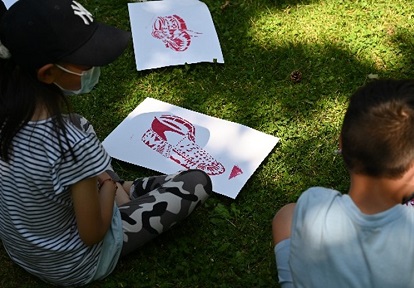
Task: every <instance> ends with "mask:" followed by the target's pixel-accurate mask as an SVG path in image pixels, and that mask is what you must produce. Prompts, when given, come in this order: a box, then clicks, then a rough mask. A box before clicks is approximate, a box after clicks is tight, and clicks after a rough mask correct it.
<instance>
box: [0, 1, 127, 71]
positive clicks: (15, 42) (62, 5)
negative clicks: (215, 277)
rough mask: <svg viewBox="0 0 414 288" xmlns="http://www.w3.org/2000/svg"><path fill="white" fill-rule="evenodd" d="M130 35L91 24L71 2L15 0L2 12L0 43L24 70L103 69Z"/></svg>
mask: <svg viewBox="0 0 414 288" xmlns="http://www.w3.org/2000/svg"><path fill="white" fill-rule="evenodd" d="M130 38H131V33H130V32H127V31H124V30H121V29H118V28H115V27H112V26H108V25H105V24H103V23H99V22H96V21H94V19H93V17H92V14H91V13H90V12H89V11H88V10H86V9H85V8H84V7H83V6H82V5H81V4H79V3H78V2H76V1H74V0H18V1H17V2H16V3H14V4H13V5H12V6H11V7H10V8H9V10H8V11H7V12H5V13H4V15H3V18H2V21H1V26H0V41H1V42H2V43H3V45H4V46H5V47H6V48H7V49H8V50H9V51H10V53H11V57H12V59H14V61H15V62H16V63H18V64H19V65H20V66H21V67H23V68H28V69H34V70H37V69H39V68H40V67H42V66H43V65H45V64H49V63H56V62H67V63H71V64H75V65H85V66H103V65H106V64H109V63H111V62H112V61H114V60H115V59H116V58H117V57H118V56H119V55H121V54H122V52H123V51H124V50H125V48H126V47H127V45H128V43H129V41H130Z"/></svg>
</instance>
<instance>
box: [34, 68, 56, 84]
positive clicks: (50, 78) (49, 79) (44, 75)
mask: <svg viewBox="0 0 414 288" xmlns="http://www.w3.org/2000/svg"><path fill="white" fill-rule="evenodd" d="M54 67H55V65H53V64H46V65H44V66H42V67H40V68H39V70H37V80H39V81H40V82H43V83H46V84H52V83H53V82H54V81H55V75H54Z"/></svg>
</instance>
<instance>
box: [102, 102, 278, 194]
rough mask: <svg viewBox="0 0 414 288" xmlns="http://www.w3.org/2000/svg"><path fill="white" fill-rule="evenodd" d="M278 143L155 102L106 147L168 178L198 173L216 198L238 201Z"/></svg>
mask: <svg viewBox="0 0 414 288" xmlns="http://www.w3.org/2000/svg"><path fill="white" fill-rule="evenodd" d="M278 141H279V138H277V137H274V136H271V135H268V134H265V133H262V132H259V131H257V130H254V129H252V128H249V127H247V126H244V125H241V124H237V123H234V122H230V121H226V120H222V119H219V118H215V117H211V116H207V115H205V114H201V113H198V112H195V111H191V110H188V109H184V108H181V107H178V106H174V105H171V104H168V103H165V102H162V101H159V100H156V99H153V98H146V99H145V100H144V101H143V102H142V103H141V104H139V105H138V106H137V107H136V108H135V109H134V110H133V111H132V112H131V113H130V114H129V115H128V116H127V117H126V118H125V119H124V120H123V121H122V122H121V123H120V124H119V125H118V127H116V128H115V129H114V131H112V132H111V133H110V134H109V135H108V137H107V138H106V139H105V140H104V141H103V146H104V147H105V149H106V151H107V152H108V153H109V155H111V156H112V157H113V158H116V159H119V160H122V161H125V162H129V163H132V164H135V165H138V166H143V167H146V168H149V169H152V170H155V171H159V172H161V173H165V174H170V173H175V172H177V171H179V170H185V169H191V168H198V169H202V170H204V171H205V172H206V173H207V174H209V175H210V176H211V179H212V182H213V190H214V192H216V193H219V194H222V195H225V196H228V197H230V198H233V199H235V198H236V197H237V195H238V194H239V192H240V190H241V189H242V187H243V186H244V185H245V184H246V182H247V180H248V179H249V178H250V176H251V175H252V174H253V173H254V171H255V170H256V169H257V167H258V166H259V165H260V163H261V162H262V161H263V160H264V159H265V158H266V156H267V155H268V154H269V153H270V152H271V150H272V149H273V148H274V146H275V145H276V143H277V142H278Z"/></svg>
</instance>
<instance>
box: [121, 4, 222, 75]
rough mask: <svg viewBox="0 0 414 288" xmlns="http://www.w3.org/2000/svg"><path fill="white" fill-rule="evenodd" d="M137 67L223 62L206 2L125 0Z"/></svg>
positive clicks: (139, 68)
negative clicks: (136, 0) (139, 0)
mask: <svg viewBox="0 0 414 288" xmlns="http://www.w3.org/2000/svg"><path fill="white" fill-rule="evenodd" d="M128 11H129V17H130V22H131V32H132V40H133V45H134V53H135V61H136V66H137V70H138V71H141V70H146V69H153V68H160V67H165V66H173V65H183V64H185V63H187V64H192V63H199V62H217V63H224V59H223V54H222V52H221V47H220V42H219V39H218V37H217V33H216V29H215V27H214V24H213V19H212V18H211V14H210V11H209V10H208V7H207V6H206V4H204V3H203V2H201V1H198V0H168V1H167V0H164V1H148V2H136V3H128Z"/></svg>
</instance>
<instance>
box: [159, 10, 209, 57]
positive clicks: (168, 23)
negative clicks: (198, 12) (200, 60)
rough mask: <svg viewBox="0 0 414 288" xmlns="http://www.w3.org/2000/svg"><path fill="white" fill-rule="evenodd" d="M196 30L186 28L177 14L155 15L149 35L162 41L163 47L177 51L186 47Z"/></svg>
mask: <svg viewBox="0 0 414 288" xmlns="http://www.w3.org/2000/svg"><path fill="white" fill-rule="evenodd" d="M198 34H202V33H198V32H194V31H191V30H188V29H187V24H186V23H185V21H184V19H183V18H181V17H180V16H178V15H175V14H174V15H172V16H164V17H157V19H155V21H154V24H153V26H152V33H151V35H152V36H153V37H154V38H157V39H160V40H161V41H162V42H164V44H165V47H167V48H170V49H172V50H174V51H177V52H182V51H185V50H187V49H188V47H190V44H191V37H197V35H198Z"/></svg>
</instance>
